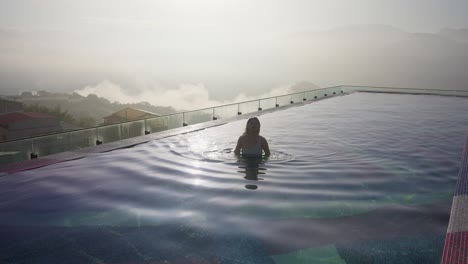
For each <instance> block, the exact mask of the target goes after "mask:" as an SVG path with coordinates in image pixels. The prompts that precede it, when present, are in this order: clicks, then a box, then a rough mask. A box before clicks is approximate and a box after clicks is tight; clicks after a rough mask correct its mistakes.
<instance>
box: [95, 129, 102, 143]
mask: <svg viewBox="0 0 468 264" xmlns="http://www.w3.org/2000/svg"><path fill="white" fill-rule="evenodd" d="M94 133H95V137H96V145H101V144H102V140H99V136H98V128H97V127H96V129H94Z"/></svg>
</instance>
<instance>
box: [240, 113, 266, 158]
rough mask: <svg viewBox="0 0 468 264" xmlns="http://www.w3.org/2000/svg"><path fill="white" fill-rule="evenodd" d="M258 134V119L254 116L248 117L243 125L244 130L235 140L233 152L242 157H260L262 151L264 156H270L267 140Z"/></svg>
mask: <svg viewBox="0 0 468 264" xmlns="http://www.w3.org/2000/svg"><path fill="white" fill-rule="evenodd" d="M259 134H260V121H259V120H258V118H256V117H252V118H249V120H248V121H247V125H246V126H245V132H244V134H242V136H240V137H239V140H238V141H237V146H236V149H235V150H234V154H236V155H240V154H241V150H242V156H244V157H261V156H262V152H265V157H268V156H270V148H269V147H268V142H267V141H266V139H265V138H264V137H262V136H260V135H259Z"/></svg>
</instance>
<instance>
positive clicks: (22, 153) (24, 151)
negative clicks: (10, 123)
mask: <svg viewBox="0 0 468 264" xmlns="http://www.w3.org/2000/svg"><path fill="white" fill-rule="evenodd" d="M31 153H33V145H32V139H23V140H17V141H10V142H3V143H0V164H6V163H12V162H16V161H21V160H27V159H30V155H31Z"/></svg>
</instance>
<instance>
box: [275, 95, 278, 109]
mask: <svg viewBox="0 0 468 264" xmlns="http://www.w3.org/2000/svg"><path fill="white" fill-rule="evenodd" d="M278 106H279V104H278V96H276V97H275V107H278Z"/></svg>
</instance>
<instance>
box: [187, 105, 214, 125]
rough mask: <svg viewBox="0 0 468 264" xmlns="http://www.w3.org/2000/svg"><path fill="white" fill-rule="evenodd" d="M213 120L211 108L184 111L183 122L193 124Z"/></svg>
mask: <svg viewBox="0 0 468 264" xmlns="http://www.w3.org/2000/svg"><path fill="white" fill-rule="evenodd" d="M211 120H213V108H209V109H202V110H198V111H191V112H186V113H184V123H185V124H186V125H193V124H198V123H203V122H207V121H211Z"/></svg>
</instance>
